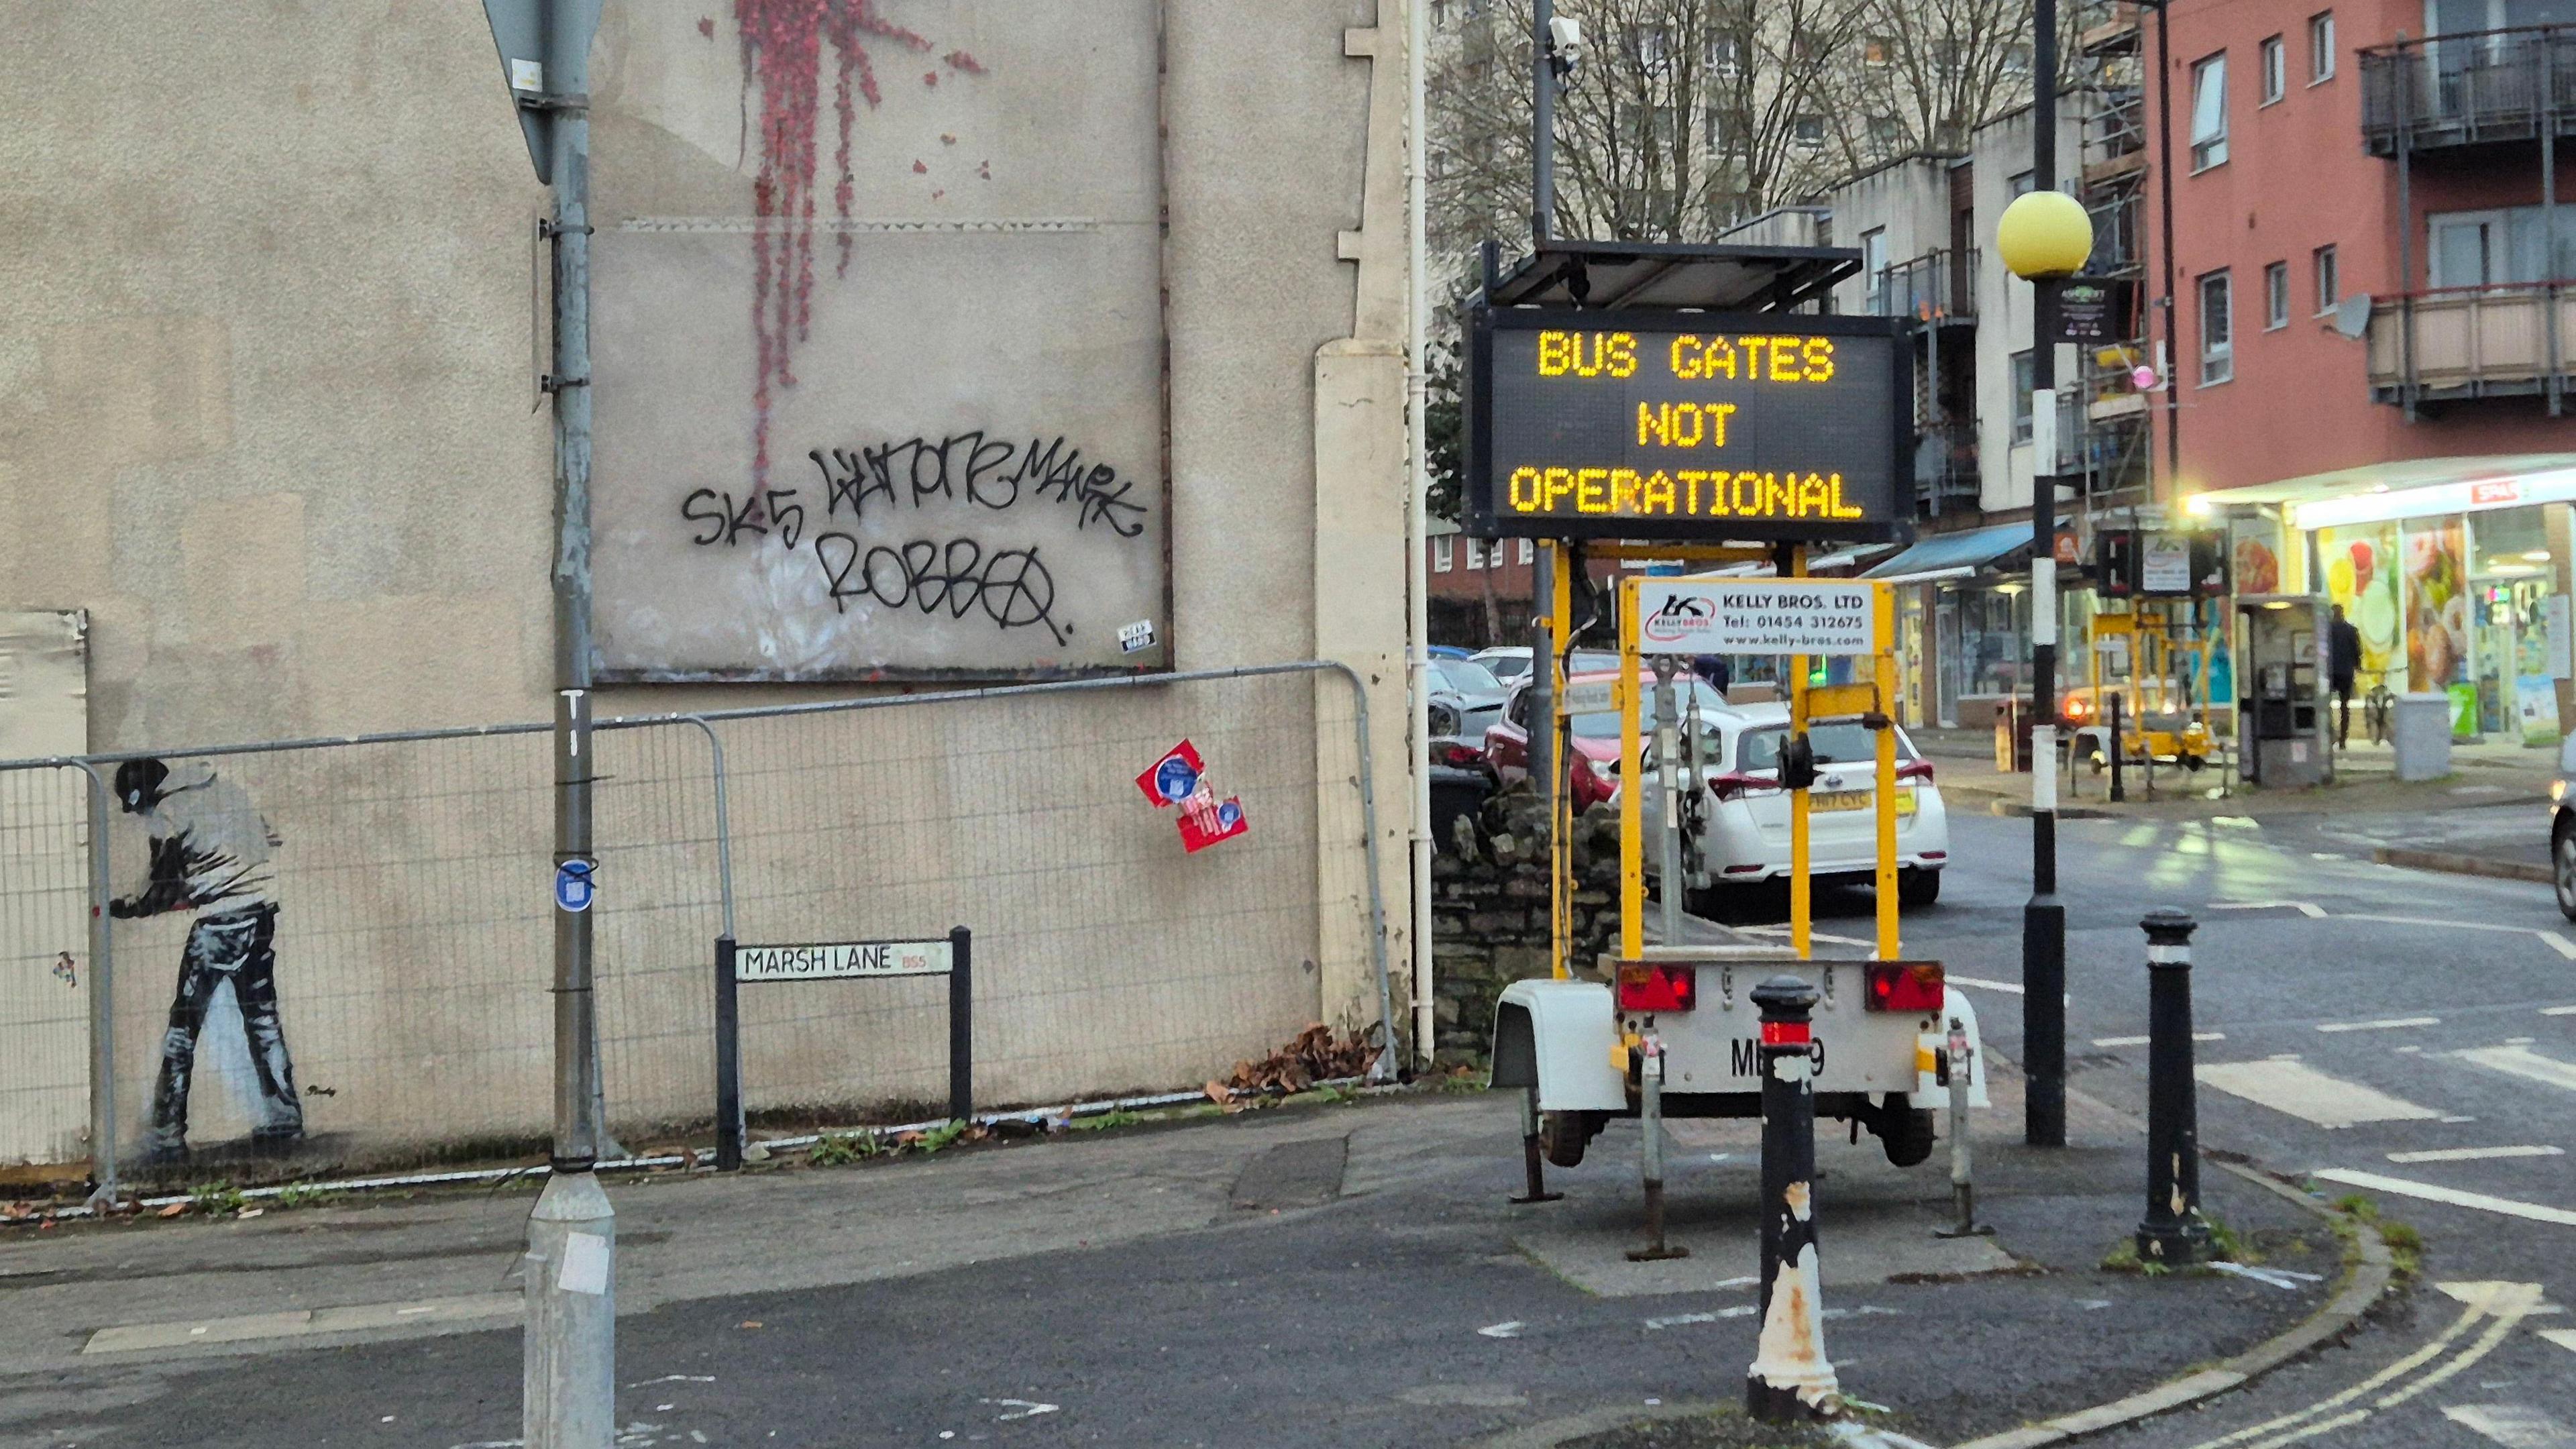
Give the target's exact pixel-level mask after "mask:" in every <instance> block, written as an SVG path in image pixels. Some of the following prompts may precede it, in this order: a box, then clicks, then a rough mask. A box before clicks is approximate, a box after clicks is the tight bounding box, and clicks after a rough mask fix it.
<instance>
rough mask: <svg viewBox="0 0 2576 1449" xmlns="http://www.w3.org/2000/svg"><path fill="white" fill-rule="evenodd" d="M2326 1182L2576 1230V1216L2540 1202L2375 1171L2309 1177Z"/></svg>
mask: <svg viewBox="0 0 2576 1449" xmlns="http://www.w3.org/2000/svg"><path fill="white" fill-rule="evenodd" d="M2308 1175H2309V1176H2310V1177H2318V1178H2323V1179H2325V1180H2326V1181H2327V1182H2340V1183H2342V1184H2344V1185H2345V1186H2347V1187H2367V1188H2372V1189H2375V1190H2377V1191H2380V1192H2393V1193H2396V1194H2397V1195H2398V1196H2400V1197H2419V1198H2422V1199H2423V1200H2424V1201H2426V1202H2438V1203H2447V1204H2449V1205H2450V1206H2452V1207H2465V1208H2476V1209H2478V1210H2479V1211H2481V1212H2490V1213H2498V1214H2501V1215H2503V1216H2505V1217H2509V1218H2524V1219H2527V1220H2529V1221H2531V1222H2535V1223H2554V1224H2556V1225H2557V1226H2559V1227H2564V1228H2576V1213H2572V1212H2569V1211H2567V1210H2566V1209H2565V1208H2554V1207H2546V1206H2543V1205H2542V1204H2540V1203H2532V1202H2516V1201H2514V1200H2513V1199H2512V1198H2508V1197H2489V1196H2487V1195H2486V1194H2485V1193H2482V1192H2464V1191H2462V1190H2461V1189H2459V1188H2456V1187H2442V1186H2440V1185H2438V1184H2435V1183H2430V1182H2413V1181H2410V1180H2408V1179H2406V1178H2402V1177H2382V1176H2381V1175H2379V1174H2378V1173H2375V1172H2353V1171H2350V1170H2348V1169H2345V1168H2340V1167H2320V1168H2318V1169H2317V1170H2316V1171H2314V1172H2312V1173H2309V1174H2308Z"/></svg>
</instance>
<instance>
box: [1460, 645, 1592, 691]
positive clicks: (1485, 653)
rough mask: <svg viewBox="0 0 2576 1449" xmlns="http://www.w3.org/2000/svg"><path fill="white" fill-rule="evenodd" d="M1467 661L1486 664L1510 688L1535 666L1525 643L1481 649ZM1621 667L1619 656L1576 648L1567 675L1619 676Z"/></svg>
mask: <svg viewBox="0 0 2576 1449" xmlns="http://www.w3.org/2000/svg"><path fill="white" fill-rule="evenodd" d="M1468 662H1469V663H1471V664H1481V665H1483V666H1484V667H1485V668H1486V669H1488V670H1491V671H1492V672H1493V676H1494V677H1495V678H1496V679H1499V680H1501V681H1502V682H1503V683H1504V684H1507V685H1510V684H1518V683H1520V682H1521V680H1523V679H1524V678H1527V677H1528V675H1529V672H1530V669H1531V667H1532V666H1531V664H1530V650H1529V646H1528V645H1526V644H1503V645H1498V646H1496V647H1494V648H1492V649H1484V650H1479V651H1477V653H1475V654H1474V655H1473V656H1471V657H1470V659H1469V660H1468ZM1618 668H1619V656H1618V655H1616V654H1612V653H1607V652H1604V651H1602V650H1599V649H1577V650H1575V651H1574V659H1573V661H1572V663H1570V664H1569V665H1568V666H1567V668H1566V671H1565V672H1566V673H1568V674H1599V673H1602V672H1604V671H1608V672H1612V673H1616V672H1617V671H1618Z"/></svg>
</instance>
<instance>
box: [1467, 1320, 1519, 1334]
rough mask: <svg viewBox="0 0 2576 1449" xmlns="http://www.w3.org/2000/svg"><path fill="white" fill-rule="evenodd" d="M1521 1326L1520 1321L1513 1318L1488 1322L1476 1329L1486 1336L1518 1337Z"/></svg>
mask: <svg viewBox="0 0 2576 1449" xmlns="http://www.w3.org/2000/svg"><path fill="white" fill-rule="evenodd" d="M1521 1327H1522V1325H1521V1321H1520V1320H1519V1319H1517V1318H1514V1319H1511V1320H1509V1321H1507V1322H1503V1323H1488V1324H1486V1325H1485V1326H1484V1327H1482V1328H1479V1329H1477V1330H1476V1331H1477V1332H1478V1333H1480V1334H1483V1335H1484V1336H1485V1337H1487V1338H1518V1337H1520V1336H1521Z"/></svg>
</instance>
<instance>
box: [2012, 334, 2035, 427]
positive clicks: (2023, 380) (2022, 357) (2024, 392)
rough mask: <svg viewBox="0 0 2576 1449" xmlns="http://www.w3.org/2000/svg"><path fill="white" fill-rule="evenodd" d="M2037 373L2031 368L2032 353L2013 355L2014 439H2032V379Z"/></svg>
mask: <svg viewBox="0 0 2576 1449" xmlns="http://www.w3.org/2000/svg"><path fill="white" fill-rule="evenodd" d="M2036 376H2037V374H2036V373H2034V372H2033V371H2032V370H2031V354H2029V353H2027V352H2016V353H2014V354H2013V355H2012V440H2013V441H2014V442H2016V443H2027V442H2029V441H2030V418H2031V401H2030V395H2031V381H2032V379H2033V378H2034V377H2036Z"/></svg>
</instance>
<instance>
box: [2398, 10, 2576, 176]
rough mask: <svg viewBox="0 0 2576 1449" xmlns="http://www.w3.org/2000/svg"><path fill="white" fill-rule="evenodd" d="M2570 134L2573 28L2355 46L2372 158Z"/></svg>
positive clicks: (2575, 77) (2575, 58) (2575, 90)
mask: <svg viewBox="0 0 2576 1449" xmlns="http://www.w3.org/2000/svg"><path fill="white" fill-rule="evenodd" d="M2543 134H2552V135H2558V136H2576V25H2539V26H2531V27H2528V28H2525V29H2520V30H2483V31H2477V32H2474V33H2471V34H2465V35H2439V36H2435V37H2433V38H2431V39H2429V40H2401V41H2399V42H2397V43H2396V44H2394V45H2381V46H2373V47H2371V48H2370V49H2368V50H2365V51H2363V52H2362V53H2361V137H2362V144H2363V145H2364V146H2365V147H2366V148H2368V150H2369V151H2370V153H2371V154H2372V155H2374V156H2395V155H2396V154H2398V151H2399V148H2400V144H2401V142H2402V143H2403V146H2404V149H2405V150H2406V151H2407V152H2409V153H2410V154H2411V153H2416V152H2423V151H2432V150H2439V149H2442V148H2445V147H2452V146H2480V145H2489V144H2493V143H2495V142H2499V141H2531V140H2537V139H2538V138H2539V137H2540V136H2541V135H2543Z"/></svg>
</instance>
